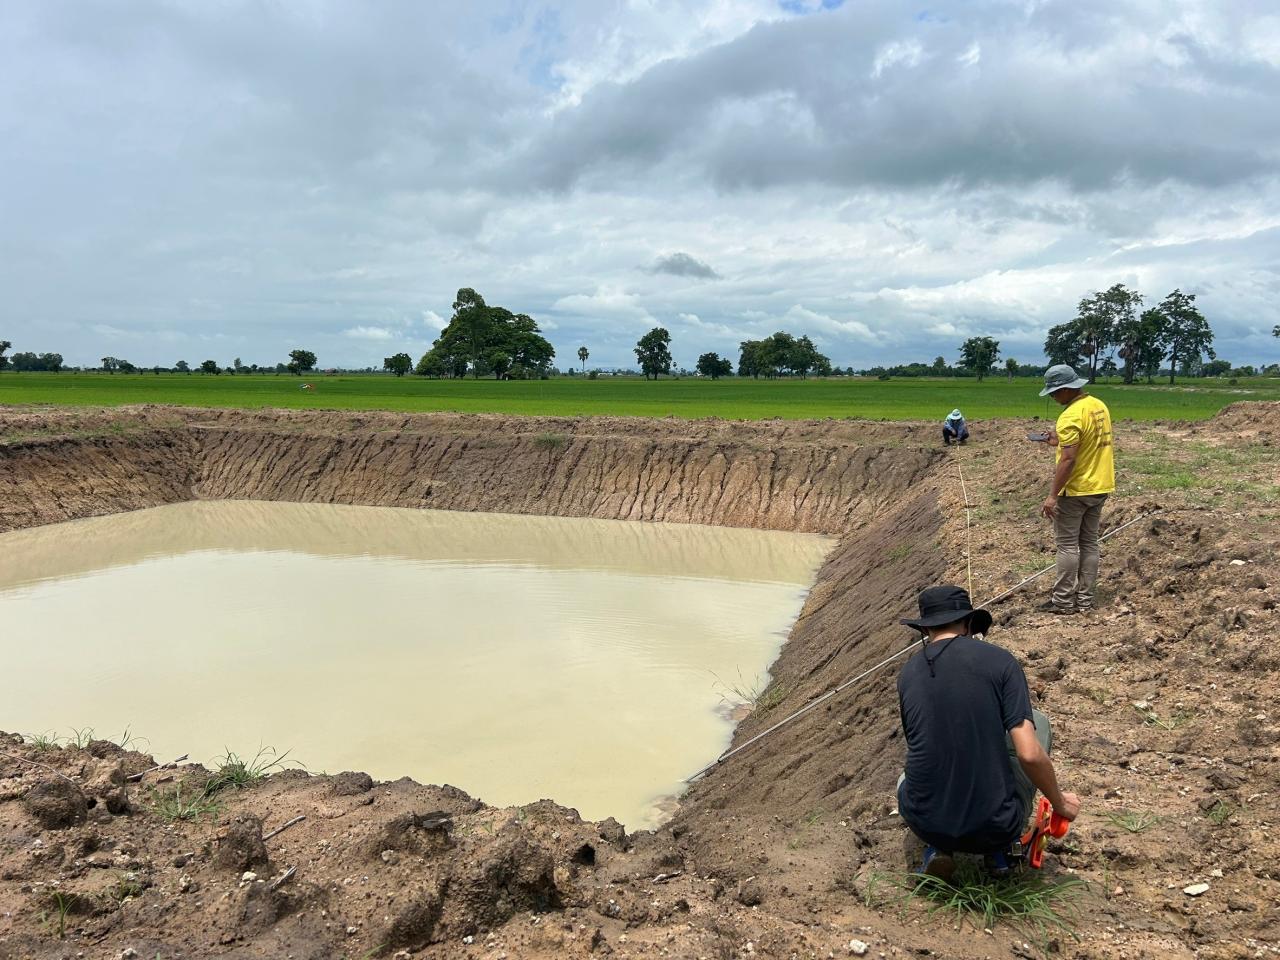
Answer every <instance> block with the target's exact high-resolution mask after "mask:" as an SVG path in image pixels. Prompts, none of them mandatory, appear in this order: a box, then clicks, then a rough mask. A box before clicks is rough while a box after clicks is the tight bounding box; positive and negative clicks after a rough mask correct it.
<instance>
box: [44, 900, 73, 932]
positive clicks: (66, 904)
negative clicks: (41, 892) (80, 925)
mask: <svg viewBox="0 0 1280 960" xmlns="http://www.w3.org/2000/svg"><path fill="white" fill-rule="evenodd" d="M49 901H50V903H51V904H52V905H53V909H54V916H53V918H52V921H51V922H56V925H57V930H58V939H59V940H65V939H66V936H67V914H69V913H70V912H71V905H72V904H73V903H74V902H75V897H74V896H73V895H71V894H67V893H63V892H62V891H61V890H54V891H52V892H51V893H50V894H49Z"/></svg>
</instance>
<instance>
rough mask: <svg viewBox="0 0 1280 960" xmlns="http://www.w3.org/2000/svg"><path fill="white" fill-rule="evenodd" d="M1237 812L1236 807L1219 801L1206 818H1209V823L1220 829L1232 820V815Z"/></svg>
mask: <svg viewBox="0 0 1280 960" xmlns="http://www.w3.org/2000/svg"><path fill="white" fill-rule="evenodd" d="M1235 812H1236V808H1235V807H1233V806H1232V805H1231V804H1229V803H1227V801H1225V800H1219V801H1218V802H1217V803H1215V804H1214V805H1213V806H1212V807H1211V808H1210V810H1209V812H1208V813H1206V814H1205V816H1206V817H1208V818H1209V822H1210V823H1212V824H1213V825H1214V826H1215V827H1220V826H1222V825H1223V824H1224V823H1226V822H1227V821H1228V820H1230V819H1231V815H1232V814H1233V813H1235Z"/></svg>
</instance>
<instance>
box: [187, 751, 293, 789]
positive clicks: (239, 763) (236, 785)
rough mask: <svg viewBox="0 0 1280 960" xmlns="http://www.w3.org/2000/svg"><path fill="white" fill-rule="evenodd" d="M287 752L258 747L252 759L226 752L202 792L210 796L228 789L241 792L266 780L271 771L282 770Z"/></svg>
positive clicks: (219, 759)
mask: <svg viewBox="0 0 1280 960" xmlns="http://www.w3.org/2000/svg"><path fill="white" fill-rule="evenodd" d="M288 756H289V751H288V750H286V751H285V752H284V753H282V754H277V753H276V750H275V748H274V747H260V748H259V749H258V752H257V753H255V754H254V755H253V756H252V757H247V758H246V757H242V756H240V755H239V754H236V753H232V752H231V751H230V750H227V752H226V753H224V754H223V755H222V756H221V757H219V758H218V769H217V770H215V771H214V772H213V775H212V776H210V777H209V781H208V783H206V784H205V788H204V792H205V794H206V795H207V796H212V795H213V794H215V793H217V792H218V791H219V790H225V789H227V788H228V787H230V788H232V789H235V790H243V789H244V788H245V787H252V786H254V785H255V784H258V783H261V782H262V781H263V780H265V779H266V777H267V775H268V774H269V773H271V771H273V770H283V769H284V763H285V760H286V759H288Z"/></svg>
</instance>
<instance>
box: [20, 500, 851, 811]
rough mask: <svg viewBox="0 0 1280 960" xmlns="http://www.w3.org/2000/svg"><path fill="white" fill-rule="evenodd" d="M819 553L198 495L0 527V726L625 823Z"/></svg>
mask: <svg viewBox="0 0 1280 960" xmlns="http://www.w3.org/2000/svg"><path fill="white" fill-rule="evenodd" d="M832 543H833V541H831V540H830V539H828V538H824V537H818V536H813V535H806V534H789V533H777V532H769V531H756V530H739V529H727V528H721V527H707V526H692V525H682V524H640V523H628V522H623V521H612V520H582V519H564V518H556V517H528V516H508V515H498V514H474V513H450V512H443V511H427V510H405V509H394V508H387V507H355V506H334V505H328V504H296V503H263V502H255V501H196V502H191V503H183V504H175V505H172V506H166V507H158V508H155V509H150V510H141V511H138V512H135V513H126V514H117V515H114V516H110V517H99V518H94V519H89V520H77V521H73V522H70V523H62V524H55V525H50V526H47V527H38V528H34V529H31V530H23V531H17V532H13V533H8V534H3V535H0V649H2V650H3V659H4V662H5V668H4V670H3V672H2V673H0V729H4V730H10V731H16V732H22V733H27V734H38V733H43V732H46V731H54V732H57V733H60V734H64V735H65V734H67V733H69V732H70V731H71V729H72V728H73V727H92V728H94V729H95V730H96V731H97V734H98V735H99V736H102V737H106V738H108V739H119V737H120V735H121V734H122V733H123V731H124V730H125V729H126V728H128V729H129V730H130V731H132V733H133V734H134V735H136V736H139V737H145V738H146V740H145V741H143V742H142V744H141V746H142V748H143V749H145V750H146V751H148V752H151V753H154V754H155V755H156V756H157V758H158V759H160V760H167V759H172V758H174V757H176V756H179V755H180V754H183V753H189V754H190V755H191V758H192V759H193V760H198V761H201V762H204V763H206V764H210V763H212V762H214V761H216V758H217V757H218V756H219V755H222V754H223V753H225V752H226V751H228V750H230V751H233V752H235V753H237V754H240V755H249V756H252V755H254V754H255V753H257V752H258V750H259V748H260V747H263V746H267V747H271V748H274V749H276V750H277V751H280V752H284V751H286V750H287V751H288V754H289V759H290V761H296V762H297V763H300V764H302V765H304V766H306V767H307V768H308V769H310V770H313V771H317V772H318V771H326V772H331V773H333V772H337V771H340V770H348V769H354V770H366V771H368V772H369V773H370V774H372V775H373V776H374V777H375V778H378V779H394V778H397V777H401V776H411V777H413V778H414V779H415V780H418V781H420V782H423V783H452V784H454V785H455V786H459V787H462V788H463V789H465V790H466V791H467V792H468V793H471V794H472V795H473V796H476V797H479V798H480V799H482V800H485V801H486V802H488V803H493V804H500V805H507V804H517V803H527V802H530V801H533V800H537V799H540V798H543V797H549V798H552V799H554V800H556V801H558V802H560V803H563V804H565V805H567V806H572V807H576V808H577V809H578V810H579V811H580V812H581V813H582V814H583V815H584V816H586V817H589V818H593V819H598V818H604V817H607V816H615V817H617V818H618V819H619V820H621V821H623V822H624V823H626V824H627V825H628V827H631V828H636V827H642V826H649V825H652V824H654V823H655V822H657V820H658V819H659V817H660V812H659V811H660V809H661V805H662V802H663V800H664V798H669V797H670V796H671V795H673V794H675V793H678V792H679V789H680V787H681V778H683V777H685V776H687V775H688V774H690V773H692V772H693V771H695V770H697V769H698V768H699V767H700V766H702V765H703V764H704V763H706V762H708V761H710V760H711V759H713V758H714V757H716V756H717V755H718V754H719V753H720V751H721V750H723V749H724V748H725V747H726V746H727V744H728V742H729V737H730V735H731V732H732V725H731V722H730V721H729V719H728V715H727V713H728V712H727V710H726V706H727V705H732V704H733V703H735V702H737V701H738V700H739V697H738V696H737V695H736V694H735V692H734V690H733V688H735V687H736V688H739V689H747V688H751V687H756V686H763V684H764V682H765V681H766V680H767V676H768V673H767V671H768V666H769V664H770V663H771V662H772V661H773V659H774V658H775V657H776V655H777V653H778V650H779V648H780V646H781V644H782V642H783V640H784V639H785V636H786V633H787V631H788V630H789V629H790V627H791V624H792V623H793V622H794V620H795V618H796V616H797V615H798V614H799V611H800V607H801V605H802V604H803V601H804V597H805V594H806V593H807V591H808V589H809V587H810V585H811V584H812V582H813V579H814V576H815V574H816V571H817V568H818V566H819V565H820V563H821V561H822V559H823V557H824V556H825V554H826V552H827V551H828V550H829V549H830V547H831V546H832Z"/></svg>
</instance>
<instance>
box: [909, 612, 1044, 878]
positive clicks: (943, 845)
mask: <svg viewBox="0 0 1280 960" xmlns="http://www.w3.org/2000/svg"><path fill="white" fill-rule="evenodd" d="M926 655H927V656H928V658H929V660H932V661H933V674H932V675H931V674H930V671H929V664H928V663H927V662H926V660H925V657H926ZM898 708H899V710H900V711H901V714H902V730H903V733H905V734H906V740H907V767H906V779H905V780H904V781H903V784H902V787H901V788H900V789H899V791H898V809H899V812H900V813H901V814H902V818H903V819H904V820H905V821H906V822H907V825H908V826H910V827H911V829H912V830H914V831H915V833H916V835H917V836H919V837H920V838H921V839H922V840H924V841H925V842H926V843H930V844H933V845H934V846H935V847H938V848H940V849H942V850H946V851H949V852H954V851H960V852H963V853H990V852H993V851H995V850H998V849H1000V848H1002V847H1004V846H1006V845H1007V844H1009V843H1010V842H1012V841H1013V840H1014V839H1015V838H1016V837H1017V835H1018V833H1019V831H1020V830H1021V829H1022V824H1023V822H1024V821H1025V819H1026V811H1025V810H1022V809H1021V804H1020V803H1019V801H1018V797H1017V793H1016V792H1015V789H1014V777H1013V768H1012V767H1011V766H1010V759H1009V752H1008V747H1007V746H1006V743H1005V733H1006V731H1009V730H1012V729H1013V728H1014V727H1016V726H1018V725H1019V724H1020V723H1022V721H1023V720H1031V719H1032V716H1031V695H1030V694H1029V693H1028V691H1027V678H1026V676H1025V675H1024V674H1023V672H1022V667H1021V666H1020V665H1019V664H1018V661H1017V660H1015V659H1014V658H1013V656H1012V655H1011V654H1010V653H1009V652H1008V651H1007V650H1003V649H1001V648H1000V647H997V646H994V645H993V644H990V643H986V642H984V641H982V640H975V639H973V638H972V637H955V638H953V639H951V640H942V641H940V642H938V643H934V644H930V645H929V646H928V648H927V652H922V653H917V654H916V655H915V656H914V657H912V658H911V659H910V660H909V661H908V662H907V665H906V666H905V667H903V668H902V673H901V674H900V675H899V676H898Z"/></svg>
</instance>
